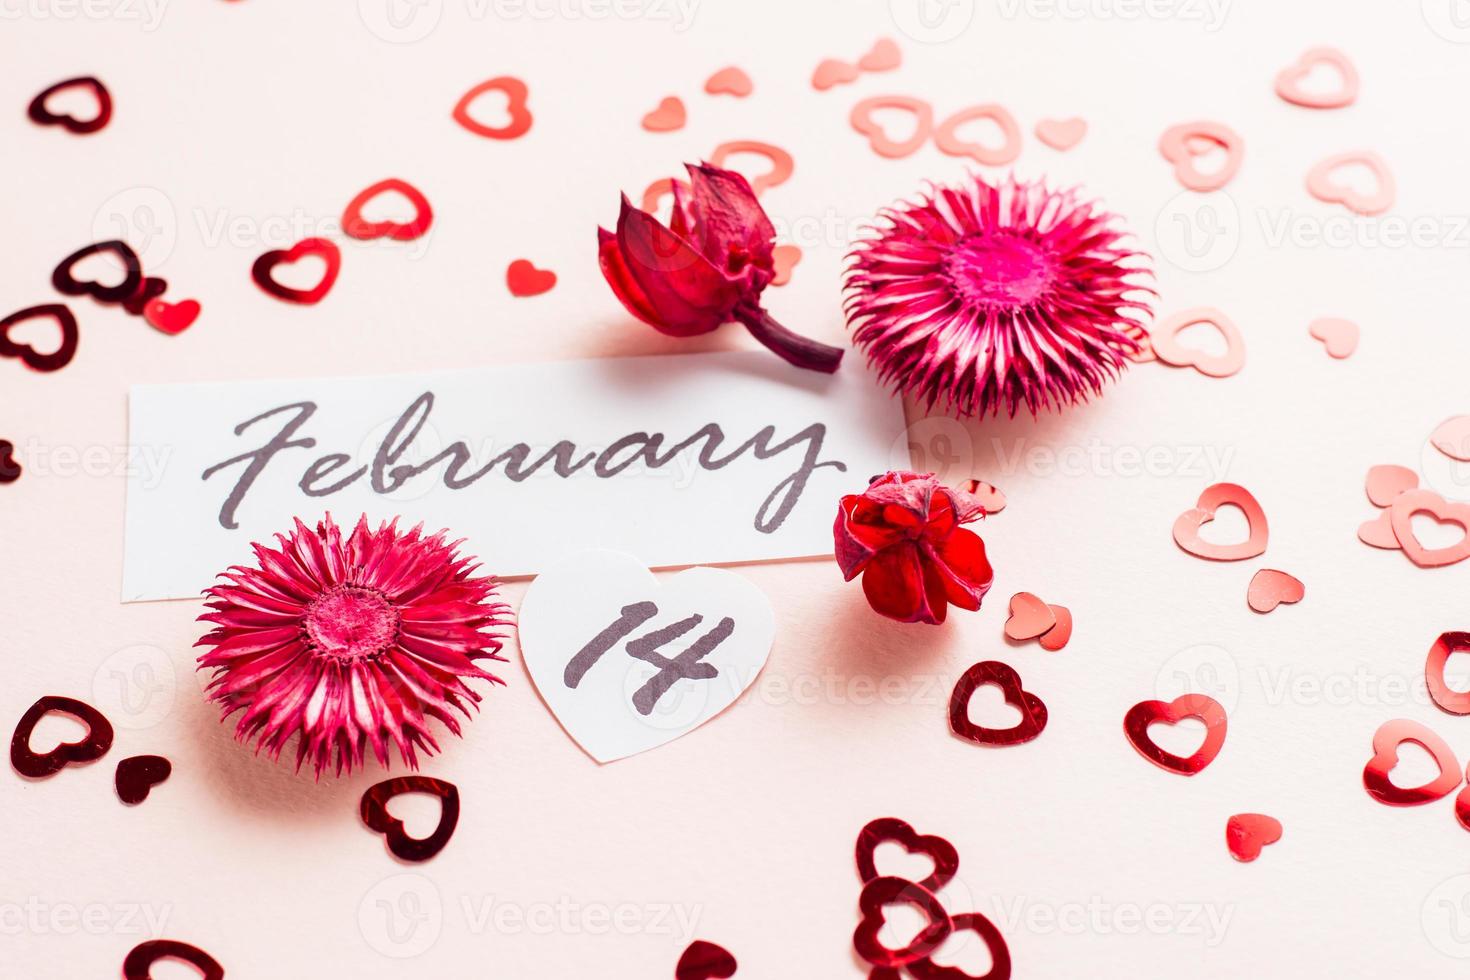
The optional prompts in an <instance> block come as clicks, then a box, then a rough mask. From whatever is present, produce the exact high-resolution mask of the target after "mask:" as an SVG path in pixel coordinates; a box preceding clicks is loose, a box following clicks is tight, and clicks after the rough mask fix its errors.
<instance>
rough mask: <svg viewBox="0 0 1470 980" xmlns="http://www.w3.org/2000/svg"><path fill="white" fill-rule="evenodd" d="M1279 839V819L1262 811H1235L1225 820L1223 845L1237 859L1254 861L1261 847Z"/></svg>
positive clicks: (1247, 861)
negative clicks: (1233, 814) (1235, 812)
mask: <svg viewBox="0 0 1470 980" xmlns="http://www.w3.org/2000/svg"><path fill="white" fill-rule="evenodd" d="M1280 839H1281V821H1280V820H1277V819H1276V818H1275V817H1268V816H1266V815H1265V814H1264V813H1237V814H1235V816H1233V817H1231V818H1230V819H1229V820H1227V821H1225V846H1226V847H1228V848H1230V855H1231V857H1233V858H1235V860H1237V861H1243V862H1246V863H1249V862H1251V861H1254V860H1255V859H1256V858H1258V857H1260V856H1261V848H1263V847H1265V846H1266V845H1267V844H1274V843H1276V842H1277V841H1279V840H1280Z"/></svg>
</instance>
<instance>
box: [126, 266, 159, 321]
mask: <svg viewBox="0 0 1470 980" xmlns="http://www.w3.org/2000/svg"><path fill="white" fill-rule="evenodd" d="M167 291H168V280H167V279H159V278H157V277H155V276H146V275H145V276H144V277H143V282H142V284H141V285H139V286H138V291H137V292H136V293H134V294H133V295H131V296H129V297H128V298H127V299H125V300H123V301H122V307H123V309H125V310H127V311H128V312H129V313H131V314H132V315H133V316H145V315H146V313H147V309H148V304H149V303H151V302H153V301H154V300H155V299H157V298H158V297H160V296H162V295H163V294H164V293H165V292H167Z"/></svg>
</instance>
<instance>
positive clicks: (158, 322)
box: [143, 299, 199, 336]
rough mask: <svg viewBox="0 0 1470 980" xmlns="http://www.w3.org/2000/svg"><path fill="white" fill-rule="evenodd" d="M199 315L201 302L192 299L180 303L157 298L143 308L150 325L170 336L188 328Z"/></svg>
mask: <svg viewBox="0 0 1470 980" xmlns="http://www.w3.org/2000/svg"><path fill="white" fill-rule="evenodd" d="M198 317H199V302H198V301H197V300H192V299H186V300H183V301H181V302H178V303H168V302H165V301H164V300H161V299H155V300H154V301H153V302H151V303H149V304H148V305H147V306H146V307H144V309H143V319H145V320H147V321H148V324H149V326H151V327H153V328H154V329H155V330H159V331H161V332H163V333H166V334H168V335H169V336H175V335H177V334H181V333H183V332H184V331H185V330H188V329H189V327H190V326H192V325H193V323H194V321H195V320H196V319H198Z"/></svg>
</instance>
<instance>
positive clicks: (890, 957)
mask: <svg viewBox="0 0 1470 980" xmlns="http://www.w3.org/2000/svg"><path fill="white" fill-rule="evenodd" d="M898 904H907V905H912V906H913V907H914V908H916V909H918V910H919V911H920V912H923V913H924V917H925V920H926V921H925V923H924V928H922V929H920V930H919V932H918V935H916V936H914V938H913V939H911V940H909V943H908V945H907V946H902V947H900V948H898V949H889V948H888V947H887V946H884V945H883V943H882V942H881V941H880V940H879V939H878V934H879V933H880V932H881V931H882V929H883V923H884V909H885V907H887V906H889V905H898ZM858 911H860V912H861V913H862V921H861V922H859V923H858V927H857V930H856V931H855V932H853V934H852V946H853V948H854V949H856V950H857V952H858V955H859V956H861V957H862V958H863V959H865V960H867V961H868V962H869V963H872V964H874V965H875V966H884V967H897V966H904V965H905V964H911V963H913V962H914V961H915V960H921V959H923V958H924V957H926V956H928V955H929V954H930V953H932V952H934V950H935V949H937V948H938V947H939V944H940V943H942V942H944V940H945V939H946V938H947V937H948V936H949V933H950V930H951V928H952V925H951V923H950V918H949V913H947V912H945V911H944V906H943V905H941V904H940V903H939V899H937V898H935V897H934V896H933V895H932V894H931V893H930V892H929V890H928V889H926V888H924V887H922V886H920V885H916V884H914V883H913V882H912V881H905V880H904V879H902V878H890V877H885V878H874V879H873V880H872V881H870V882H868V883H867V884H866V885H864V886H863V892H862V894H861V895H860V896H858Z"/></svg>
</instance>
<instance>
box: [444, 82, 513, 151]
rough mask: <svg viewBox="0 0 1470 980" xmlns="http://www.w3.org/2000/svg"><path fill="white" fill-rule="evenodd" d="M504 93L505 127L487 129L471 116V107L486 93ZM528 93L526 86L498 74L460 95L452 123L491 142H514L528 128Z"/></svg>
mask: <svg viewBox="0 0 1470 980" xmlns="http://www.w3.org/2000/svg"><path fill="white" fill-rule="evenodd" d="M490 91H500V92H503V93H505V97H506V109H505V111H506V114H507V115H508V116H509V117H510V121H509V122H507V123H506V124H505V125H504V126H486V125H485V124H484V123H482V122H480V121H478V120H477V119H475V118H474V117H473V116H471V115H470V104H471V103H473V102H474V101H475V100H476V99H477V98H479V97H480V96H482V95H484V94H485V93H486V92H490ZM528 98H529V91H528V89H527V88H526V83H525V82H523V81H521V80H520V79H519V78H514V77H512V76H510V75H501V76H499V77H498V78H491V79H489V80H487V81H483V82H481V83H480V84H479V85H476V86H475V87H474V88H472V89H470V90H469V91H468V92H466V93H465V94H464V95H462V96H460V98H459V101H458V102H457V103H455V106H454V113H453V115H454V121H455V122H457V123H459V124H460V125H461V126H463V127H464V128H465V129H467V130H469V131H470V132H472V133H474V134H475V135H476V136H484V137H486V138H487V139H492V140H513V139H517V138H519V137H521V136H524V135H526V133H528V132H529V131H530V129H531V110H530V108H529V106H528V104H527V100H528Z"/></svg>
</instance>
